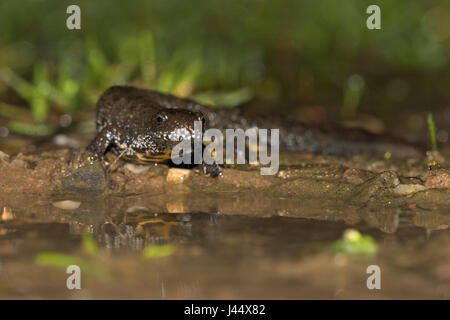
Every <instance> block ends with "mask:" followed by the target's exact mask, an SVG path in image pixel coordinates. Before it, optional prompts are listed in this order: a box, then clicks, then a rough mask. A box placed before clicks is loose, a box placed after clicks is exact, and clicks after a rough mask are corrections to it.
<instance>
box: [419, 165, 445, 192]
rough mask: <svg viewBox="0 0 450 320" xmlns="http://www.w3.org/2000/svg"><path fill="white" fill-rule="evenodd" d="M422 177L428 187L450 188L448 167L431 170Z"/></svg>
mask: <svg viewBox="0 0 450 320" xmlns="http://www.w3.org/2000/svg"><path fill="white" fill-rule="evenodd" d="M422 179H423V180H424V181H425V186H426V187H427V188H442V189H444V188H450V170H447V169H436V170H432V171H429V172H428V173H427V174H425V175H424V176H423V177H422Z"/></svg>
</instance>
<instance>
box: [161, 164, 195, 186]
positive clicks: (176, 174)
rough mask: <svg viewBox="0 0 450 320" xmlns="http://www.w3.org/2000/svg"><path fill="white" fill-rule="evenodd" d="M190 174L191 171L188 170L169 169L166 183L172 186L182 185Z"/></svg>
mask: <svg viewBox="0 0 450 320" xmlns="http://www.w3.org/2000/svg"><path fill="white" fill-rule="evenodd" d="M190 174H191V170H188V169H178V168H171V169H169V172H167V178H166V181H167V182H168V183H173V184H179V183H183V182H184V181H185V180H186V179H187V178H188V177H189V175H190Z"/></svg>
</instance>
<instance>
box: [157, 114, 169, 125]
mask: <svg viewBox="0 0 450 320" xmlns="http://www.w3.org/2000/svg"><path fill="white" fill-rule="evenodd" d="M166 120H167V115H165V114H158V115H157V116H156V122H158V123H163V122H164V121H166Z"/></svg>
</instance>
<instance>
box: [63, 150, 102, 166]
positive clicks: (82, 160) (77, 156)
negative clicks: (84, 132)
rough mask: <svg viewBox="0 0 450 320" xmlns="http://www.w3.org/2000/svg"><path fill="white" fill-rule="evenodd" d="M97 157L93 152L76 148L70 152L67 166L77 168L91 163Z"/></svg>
mask: <svg viewBox="0 0 450 320" xmlns="http://www.w3.org/2000/svg"><path fill="white" fill-rule="evenodd" d="M97 159H98V157H96V156H95V155H94V154H92V153H90V152H88V151H85V150H76V151H73V152H72V155H71V157H70V161H69V166H70V167H71V168H74V169H77V168H81V167H83V166H85V165H88V164H89V165H92V164H94V162H95V161H96V160H97Z"/></svg>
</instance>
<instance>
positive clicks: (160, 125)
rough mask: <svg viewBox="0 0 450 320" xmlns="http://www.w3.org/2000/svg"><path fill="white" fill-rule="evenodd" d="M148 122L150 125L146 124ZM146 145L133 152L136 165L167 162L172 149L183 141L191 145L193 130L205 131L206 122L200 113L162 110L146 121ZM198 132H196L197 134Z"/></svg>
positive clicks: (182, 110) (193, 135) (193, 136)
mask: <svg viewBox="0 0 450 320" xmlns="http://www.w3.org/2000/svg"><path fill="white" fill-rule="evenodd" d="M148 121H150V123H149V122H148ZM146 123H147V130H146V131H147V133H146V134H145V137H147V139H148V143H146V144H144V148H139V149H140V150H135V153H134V157H133V158H134V159H133V160H135V161H136V162H138V163H150V162H168V161H169V160H170V159H171V154H172V149H173V148H174V147H175V146H176V145H178V144H179V143H180V142H181V141H183V140H186V139H187V140H190V141H191V143H193V141H194V138H195V133H196V132H195V129H196V128H197V130H199V129H200V126H201V133H203V131H204V130H205V124H206V120H205V117H204V116H203V114H202V113H201V112H192V111H189V110H184V109H162V110H160V111H158V112H156V113H155V114H154V115H153V116H152V118H151V119H146ZM198 132H199V131H197V133H198Z"/></svg>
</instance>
